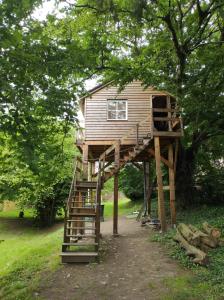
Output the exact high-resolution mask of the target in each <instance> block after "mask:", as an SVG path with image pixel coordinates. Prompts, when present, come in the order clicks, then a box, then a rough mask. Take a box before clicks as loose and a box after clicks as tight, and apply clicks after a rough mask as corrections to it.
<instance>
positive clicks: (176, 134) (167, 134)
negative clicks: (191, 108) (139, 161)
mask: <svg viewBox="0 0 224 300" xmlns="http://www.w3.org/2000/svg"><path fill="white" fill-rule="evenodd" d="M153 136H165V137H179V136H183V133H182V132H180V131H177V132H169V131H155V130H154V131H153Z"/></svg>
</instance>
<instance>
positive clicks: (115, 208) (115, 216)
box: [113, 172, 118, 235]
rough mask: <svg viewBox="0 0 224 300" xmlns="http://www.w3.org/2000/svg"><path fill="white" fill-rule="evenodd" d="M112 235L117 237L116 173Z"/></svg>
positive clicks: (115, 179) (116, 175) (115, 178)
mask: <svg viewBox="0 0 224 300" xmlns="http://www.w3.org/2000/svg"><path fill="white" fill-rule="evenodd" d="M113 235H118V172H116V173H115V174H114V214H113Z"/></svg>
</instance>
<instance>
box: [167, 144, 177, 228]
mask: <svg viewBox="0 0 224 300" xmlns="http://www.w3.org/2000/svg"><path fill="white" fill-rule="evenodd" d="M168 159H169V163H170V164H171V165H172V166H173V167H172V168H169V186H170V213H171V224H172V225H175V224H176V208H175V176H174V162H173V145H172V144H170V145H169V146H168Z"/></svg>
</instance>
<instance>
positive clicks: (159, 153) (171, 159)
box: [61, 81, 183, 262]
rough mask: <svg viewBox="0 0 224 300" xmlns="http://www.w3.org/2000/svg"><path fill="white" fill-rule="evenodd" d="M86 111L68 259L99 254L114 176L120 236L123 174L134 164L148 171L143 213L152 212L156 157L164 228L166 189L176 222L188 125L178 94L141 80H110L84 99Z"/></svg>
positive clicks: (68, 220)
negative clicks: (108, 185)
mask: <svg viewBox="0 0 224 300" xmlns="http://www.w3.org/2000/svg"><path fill="white" fill-rule="evenodd" d="M80 109H81V111H82V113H83V116H84V120H85V126H84V127H85V128H84V129H80V130H79V131H78V133H77V136H76V145H77V147H78V149H79V150H80V153H81V156H82V159H80V158H77V159H76V162H75V169H74V176H73V180H72V184H71V189H70V194H69V197H68V201H67V208H66V216H65V226H64V242H63V245H62V254H61V256H62V262H89V261H91V260H93V259H95V258H96V257H97V256H98V248H99V242H100V208H101V190H102V189H103V186H104V183H105V182H106V181H107V180H108V179H110V178H112V177H114V215H113V234H114V235H117V234H118V174H119V171H120V170H121V169H122V168H123V167H124V166H125V165H126V164H128V163H132V164H133V165H134V166H135V167H136V168H140V169H142V170H143V172H144V203H143V209H142V212H143V214H144V215H150V199H151V193H152V190H153V182H152V176H151V174H150V168H151V167H152V165H151V163H152V160H155V165H156V176H157V187H156V190H157V192H158V217H159V220H160V225H161V230H162V231H165V230H166V227H167V220H166V214H165V203H164V190H169V195H170V216H171V217H170V219H171V224H172V225H174V224H175V222H176V213H175V169H176V160H177V150H178V140H179V138H180V137H181V136H182V135H183V126H182V120H181V116H180V110H179V109H178V107H177V103H176V100H175V98H174V97H173V96H172V95H171V94H169V93H167V92H164V91H158V90H156V89H154V88H152V87H148V88H144V87H143V86H142V84H141V82H140V81H133V82H132V83H129V84H127V85H126V86H125V88H124V89H123V90H120V89H119V88H118V87H116V86H115V85H113V83H111V82H110V83H107V84H105V85H99V86H97V87H95V88H94V89H92V90H91V91H89V93H88V94H87V95H86V96H84V97H82V98H81V99H80ZM161 163H163V164H164V165H165V166H166V167H167V168H168V170H169V171H168V174H169V185H168V186H163V178H162V171H161ZM77 249H79V250H78V251H77Z"/></svg>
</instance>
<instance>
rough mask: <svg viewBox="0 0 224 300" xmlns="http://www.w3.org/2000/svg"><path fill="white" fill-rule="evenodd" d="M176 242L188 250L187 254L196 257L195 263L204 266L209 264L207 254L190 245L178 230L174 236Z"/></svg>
mask: <svg viewBox="0 0 224 300" xmlns="http://www.w3.org/2000/svg"><path fill="white" fill-rule="evenodd" d="M174 240H175V241H177V242H179V243H180V245H181V247H182V248H184V249H185V250H186V254H187V255H188V256H193V257H194V259H193V262H194V263H196V264H199V265H202V266H206V265H207V264H208V256H207V254H206V253H205V252H203V251H201V250H200V249H197V248H196V247H194V246H192V245H190V244H189V243H188V242H187V241H186V240H185V238H184V237H183V236H182V235H181V233H180V232H179V231H178V230H177V233H176V235H175V236H174Z"/></svg>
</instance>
